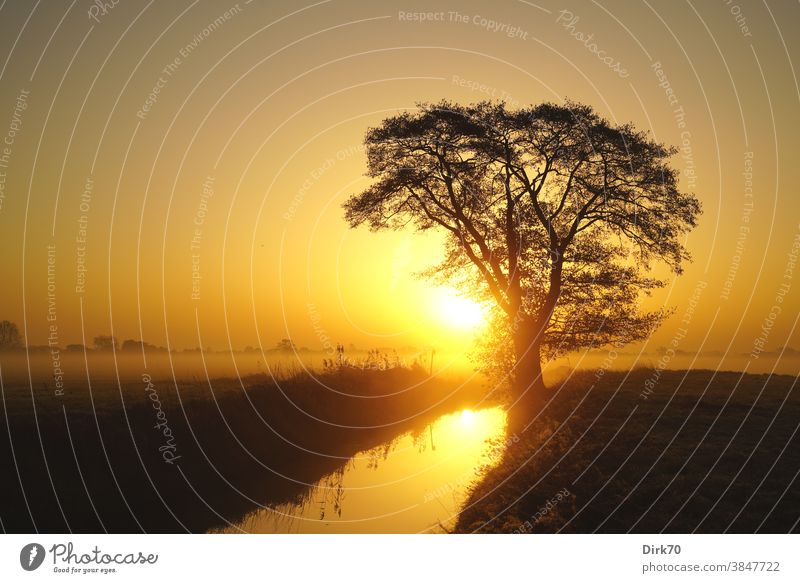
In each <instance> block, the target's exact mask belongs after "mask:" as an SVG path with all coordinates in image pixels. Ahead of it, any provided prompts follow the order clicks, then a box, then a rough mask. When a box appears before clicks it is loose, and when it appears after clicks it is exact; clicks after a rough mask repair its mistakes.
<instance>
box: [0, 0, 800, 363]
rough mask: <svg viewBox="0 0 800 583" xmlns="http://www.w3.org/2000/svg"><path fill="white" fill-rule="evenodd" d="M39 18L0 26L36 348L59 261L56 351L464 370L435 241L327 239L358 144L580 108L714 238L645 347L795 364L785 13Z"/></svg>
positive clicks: (187, 12)
mask: <svg viewBox="0 0 800 583" xmlns="http://www.w3.org/2000/svg"><path fill="white" fill-rule="evenodd" d="M32 6H33V5H32V4H31V3H28V2H23V1H9V2H6V3H5V4H4V5H3V8H2V11H1V12H0V30H1V31H2V34H0V56H2V57H4V58H3V60H4V61H5V64H4V65H2V69H0V71H1V72H2V83H0V134H2V136H0V139H3V140H4V144H2V145H0V244H2V249H3V267H4V277H3V284H2V288H0V294H2V296H1V297H2V313H0V319H9V320H13V321H15V322H17V323H18V324H19V325H20V327H21V328H22V329H24V330H25V331H26V335H27V338H28V340H29V341H30V342H31V343H44V342H46V340H47V336H48V326H49V325H50V324H51V323H50V322H48V319H47V317H48V285H47V283H48V281H47V278H48V271H47V267H48V245H53V246H54V249H55V259H54V267H55V275H54V281H53V283H55V292H54V298H51V299H54V300H55V310H56V318H57V320H56V324H57V332H58V336H59V342H60V343H61V344H66V343H69V342H80V341H81V337H82V335H83V334H85V336H86V337H87V338H91V337H93V336H95V335H97V334H101V333H110V332H112V331H113V333H114V334H115V335H116V336H118V337H119V338H120V339H123V338H139V337H143V338H144V339H146V340H148V341H150V342H153V343H156V344H164V345H166V344H169V345H170V346H172V347H176V348H183V347H192V346H196V345H198V344H203V345H206V346H208V345H210V346H213V347H215V348H224V347H227V346H232V347H234V348H241V347H244V346H246V345H258V344H259V343H261V344H262V345H264V346H267V347H268V346H271V345H273V344H274V343H275V342H276V341H277V340H278V339H280V338H281V337H286V336H291V337H292V338H293V339H295V341H296V342H297V344H298V345H305V346H308V347H309V348H315V349H319V348H321V347H322V340H321V338H322V336H323V335H326V336H328V337H331V338H333V339H334V341H342V342H345V343H350V342H353V343H355V344H357V345H359V346H365V347H368V346H407V345H414V346H420V345H430V344H433V345H437V346H449V347H455V348H459V347H463V346H464V345H465V342H466V337H467V336H468V335H467V334H465V333H464V330H463V329H459V328H457V327H454V326H453V325H451V323H449V320H448V319H447V318H446V317H442V316H441V314H440V312H441V307H442V304H441V303H440V302H441V294H442V292H439V291H436V290H433V289H432V288H431V285H430V284H429V283H426V282H425V281H423V280H419V279H416V278H415V277H414V273H415V272H418V271H419V270H421V269H424V268H425V267H427V266H430V265H432V264H434V263H436V261H437V258H438V254H439V239H438V237H437V236H436V235H434V234H431V235H425V236H420V235H418V234H415V233H412V232H388V233H380V234H375V233H370V232H368V231H367V230H366V229H358V230H349V229H348V228H347V227H346V225H345V223H344V221H343V219H342V212H341V203H342V202H343V201H344V200H345V199H346V198H347V197H348V196H349V195H350V194H352V193H354V192H357V191H358V190H360V189H362V188H364V187H365V186H366V185H367V184H368V183H369V182H368V179H367V178H365V177H364V175H363V173H364V170H365V159H364V156H363V152H362V150H361V148H360V144H361V140H362V137H363V135H364V132H365V130H366V129H367V128H368V127H370V126H373V125H375V124H377V123H379V122H380V120H381V119H383V118H384V117H386V116H389V115H392V114H393V113H395V112H398V111H402V110H405V109H408V108H413V107H414V104H415V102H417V101H438V100H440V99H442V98H446V99H452V100H458V101H462V102H471V101H477V100H480V99H484V98H505V99H507V100H508V101H509V102H510V103H512V104H516V103H519V104H529V103H537V102H540V101H543V100H555V101H561V100H563V99H565V98H567V97H569V98H571V99H574V100H577V101H582V102H586V103H589V104H591V105H593V106H594V107H595V108H596V109H597V110H598V111H599V112H600V113H601V114H603V115H605V116H607V117H609V118H610V119H612V120H616V121H619V122H625V121H632V122H634V123H635V124H636V125H637V126H639V127H641V128H643V129H647V130H649V131H651V132H652V133H653V134H654V135H655V136H656V138H657V139H659V140H661V141H665V142H667V143H670V144H674V145H677V146H684V148H685V149H684V152H683V153H682V154H680V155H678V156H677V157H676V159H675V164H676V166H677V167H678V168H680V169H681V170H682V171H683V172H684V177H683V185H684V188H686V189H687V190H693V191H694V192H695V193H696V194H697V195H698V196H699V198H700V199H701V200H702V202H703V205H704V209H705V212H704V215H703V216H702V218H701V223H700V226H699V227H698V228H697V229H696V230H695V231H694V232H693V233H692V234H691V235H690V239H689V241H688V246H689V248H690V249H691V250H692V252H693V254H694V257H695V260H694V262H693V263H692V264H691V265H689V266H688V268H687V269H686V273H685V274H684V275H683V276H682V277H680V278H679V279H677V280H675V281H674V282H671V284H670V285H669V286H668V287H667V288H666V289H665V290H663V291H662V292H659V293H658V294H657V296H656V297H654V298H653V299H652V300H651V301H650V304H651V305H654V306H656V305H662V304H666V305H669V306H673V307H675V308H676V311H677V313H676V315H675V317H673V318H672V319H671V320H670V321H668V322H667V323H666V324H665V325H664V326H663V327H662V329H660V330H659V331H658V332H657V333H656V335H655V336H654V338H653V340H652V342H653V346H663V345H667V344H668V343H669V342H670V341H671V339H672V338H673V337H674V336H675V334H676V330H677V328H678V327H679V326H680V320H681V319H682V318H685V317H686V315H687V313H689V315H690V318H689V319H690V324H689V334H688V337H687V338H686V339H685V340H683V341H682V348H683V349H686V350H697V349H703V350H722V351H725V350H737V351H742V352H749V351H750V350H751V349H752V347H753V345H754V341H755V340H756V339H757V338H758V336H759V335H760V334H762V325H763V322H764V321H765V319H767V320H768V321H769V322H770V323H769V329H768V333H766V339H765V342H766V346H767V347H768V348H774V347H776V346H782V345H785V344H788V345H793V346H795V347H796V348H800V342H799V341H798V333H797V332H796V331H795V328H794V326H795V322H796V318H797V315H798V313H799V312H800V282H795V281H794V276H795V274H796V270H795V268H794V267H793V264H792V257H794V256H793V255H792V245H793V242H794V241H796V240H797V239H796V238H797V237H798V234H800V212H798V211H800V202H798V197H797V194H796V193H797V191H798V186H799V184H798V182H799V179H800V168H798V164H797V163H796V161H795V158H796V155H797V152H798V151H800V147H799V146H800V143H798V141H799V140H800V136H798V133H797V131H796V121H795V120H796V119H797V117H798V115H797V114H798V101H799V100H800V93H798V85H797V80H796V78H795V76H794V74H793V69H792V66H793V62H796V61H799V60H800V59H799V58H798V57H800V54H799V53H798V42H800V41H798V40H797V39H796V35H794V34H792V31H793V28H792V26H791V25H792V24H793V23H795V22H797V19H798V16H800V14H798V10H800V9H799V8H798V6H797V5H796V4H791V5H789V3H778V2H772V3H770V6H769V8H767V7H766V6H765V5H760V4H749V3H748V4H745V3H742V5H741V7H739V6H738V5H737V4H736V3H735V2H732V3H726V2H707V3H695V4H689V3H679V2H649V3H636V4H633V3H628V2H601V3H597V4H595V3H571V4H569V5H568V6H564V5H563V4H559V3H552V2H536V3H530V2H518V1H510V0H509V1H504V2H458V3H456V2H438V3H430V2H428V3H423V2H405V1H403V2H376V3H363V2H362V3H358V2H339V1H329V2H319V3H309V4H301V3H296V2H269V3H267V2H262V1H260V0H253V2H251V3H245V2H239V3H238V4H235V3H231V4H228V3H224V2H202V1H200V2H186V1H181V2H160V3H156V2H151V3H147V2H133V1H130V2H128V1H123V2H120V3H119V4H117V5H116V6H114V7H113V8H110V9H108V10H107V11H106V13H105V14H100V13H99V12H96V13H89V12H87V11H88V10H90V7H91V6H92V4H91V3H89V2H79V3H75V4H74V5H73V8H72V9H71V10H67V6H61V5H60V4H55V3H40V4H37V5H36V9H35V10H33V12H31V10H32ZM431 6H435V8H431ZM424 10H426V11H431V10H435V11H436V12H435V13H434V14H432V15H428V16H426V17H425V19H424V21H420V17H419V16H416V17H415V16H412V15H413V14H415V13H418V12H419V11H424ZM562 11H564V12H562ZM568 13H569V14H568ZM737 17H738V18H737ZM576 18H577V20H576ZM589 34H592V35H593V37H592V38H591V39H590V40H588V41H587V40H586V37H587V36H588V35H589ZM598 53H599V54H598ZM604 59H605V61H604ZM606 61H607V62H606ZM3 148H5V149H3ZM745 172H749V173H751V175H750V174H745ZM83 215H85V216H83ZM82 216H83V218H82ZM83 238H85V243H84V242H82V241H77V240H76V239H83ZM737 243H738V247H737ZM796 253H797V247H795V251H794V254H795V255H796ZM84 267H85V271H81V270H82V269H83V268H84ZM193 273H194V274H195V275H196V276H197V275H199V279H198V278H197V277H194V278H193ZM81 284H82V287H81ZM784 284H788V285H789V288H788V289H786V290H785V294H784V295H783V296H781V285H784ZM76 287H78V289H76ZM693 296H694V297H695V300H696V301H695V302H693V305H694V304H696V306H694V307H692V306H690V299H691V298H692V297H693ZM778 297H780V298H781V299H780V300H778V299H776V298H778ZM776 307H777V308H778V309H777V310H776ZM690 308H691V309H690ZM687 310H689V311H688V312H687ZM771 314H772V316H771Z"/></svg>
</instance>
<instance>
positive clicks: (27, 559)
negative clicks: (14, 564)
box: [19, 543, 46, 571]
mask: <svg viewBox="0 0 800 583" xmlns="http://www.w3.org/2000/svg"><path fill="white" fill-rule="evenodd" d="M45 555H46V553H45V550H44V547H43V546H42V545H40V544H39V543H29V544H27V545H25V546H24V547H22V550H21V551H20V552H19V564H20V567H22V568H23V569H25V570H26V571H35V570H36V569H38V568H39V567H41V566H42V563H43V562H44V558H45Z"/></svg>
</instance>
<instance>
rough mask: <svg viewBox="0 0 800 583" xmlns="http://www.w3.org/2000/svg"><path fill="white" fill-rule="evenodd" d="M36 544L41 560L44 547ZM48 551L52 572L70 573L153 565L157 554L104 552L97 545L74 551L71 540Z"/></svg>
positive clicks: (107, 571)
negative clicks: (88, 548)
mask: <svg viewBox="0 0 800 583" xmlns="http://www.w3.org/2000/svg"><path fill="white" fill-rule="evenodd" d="M28 546H31V545H28ZM37 546H38V547H39V548H40V549H41V552H42V560H44V547H42V546H41V545H37ZM25 548H27V547H25ZM24 550H25V549H23V551H24ZM49 553H50V556H51V557H52V559H53V562H52V564H53V572H54V573H63V574H71V575H77V574H81V575H89V574H100V575H107V574H111V573H117V572H118V571H117V566H119V565H129V566H133V565H155V564H156V563H157V562H158V555H157V554H154V553H147V554H145V553H143V552H142V551H135V552H114V551H110V552H104V551H103V550H101V549H100V547H98V546H97V545H95V546H94V548H92V549H90V550H88V551H85V552H82V551H76V549H75V546H74V545H73V544H72V542H68V543H66V544H64V543H57V544H54V545H53V546H52V547H50V550H49ZM112 565H113V566H112Z"/></svg>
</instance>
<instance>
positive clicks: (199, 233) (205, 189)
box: [189, 175, 214, 300]
mask: <svg viewBox="0 0 800 583" xmlns="http://www.w3.org/2000/svg"><path fill="white" fill-rule="evenodd" d="M213 196H214V177H213V176H211V175H209V176H206V178H205V180H204V181H203V184H202V189H201V191H200V202H198V204H197V210H195V213H194V219H192V225H193V231H192V238H191V240H190V242H189V251H190V253H191V259H192V294H191V299H193V300H199V299H200V282H201V280H202V278H203V276H202V274H201V273H200V244H201V243H202V241H203V226H204V225H205V223H206V216H207V215H208V201H209V200H210V199H211V198H212V197H213Z"/></svg>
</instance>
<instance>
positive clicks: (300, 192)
mask: <svg viewBox="0 0 800 583" xmlns="http://www.w3.org/2000/svg"><path fill="white" fill-rule="evenodd" d="M365 150H366V146H364V145H363V144H358V145H353V146H347V147H344V148H340V149H339V150H337V151H336V152H335V153H334V154H333V156H328V157H326V158H325V159H324V160H323V161H322V162H320V163H318V164H317V165H316V167H315V168H314V169H313V170H311V172H309V173H308V174H307V175H306V177H305V179H304V180H303V183H302V184H301V185H300V188H298V189H297V192H296V193H295V195H294V196H293V197H292V201H291V202H290V203H289V208H288V209H286V212H285V213H283V220H285V221H291V220H292V219H293V218H294V217H295V215H296V214H297V209H298V208H300V205H302V204H303V201H304V200H305V198H306V195H307V194H308V193H309V192H310V191H311V189H312V188H314V185H316V184H317V183H318V182H319V181H320V180H322V177H323V176H325V175H326V174H328V173H329V172H330V171H331V170H332V169H333V167H334V166H336V164H337V163H338V162H343V161H345V160H347V159H349V158H352V157H353V156H355V155H358V154H362V153H363V152H364V151H365Z"/></svg>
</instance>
